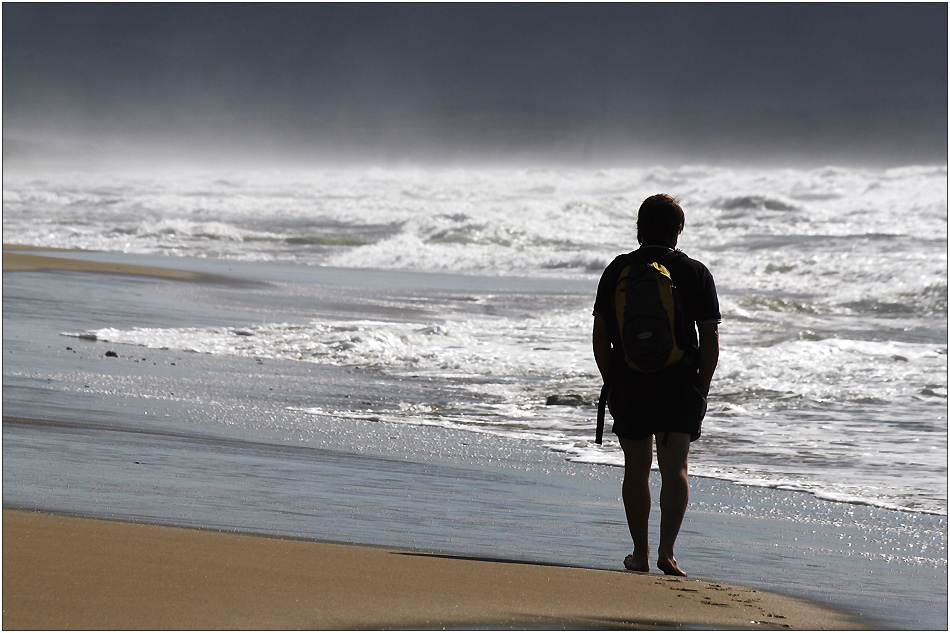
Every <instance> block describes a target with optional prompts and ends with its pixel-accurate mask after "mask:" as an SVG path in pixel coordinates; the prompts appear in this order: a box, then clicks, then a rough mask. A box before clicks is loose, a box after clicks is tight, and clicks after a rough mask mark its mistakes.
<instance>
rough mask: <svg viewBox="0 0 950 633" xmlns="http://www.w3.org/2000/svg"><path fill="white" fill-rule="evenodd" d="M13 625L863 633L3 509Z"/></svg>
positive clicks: (394, 555)
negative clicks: (819, 632)
mask: <svg viewBox="0 0 950 633" xmlns="http://www.w3.org/2000/svg"><path fill="white" fill-rule="evenodd" d="M3 546H4V547H3V628H5V629H37V628H38V629H324V630H326V629H378V628H444V627H449V628H486V627H509V628H542V629H545V628H582V629H588V628H673V627H676V628H679V627H688V628H792V629H856V628H863V627H862V625H861V623H860V622H858V621H856V620H854V619H852V618H850V617H849V616H847V615H844V614H841V613H837V612H835V611H832V610H830V609H828V608H824V607H821V606H818V605H814V604H811V603H808V602H805V601H801V600H797V599H793V598H788V597H785V596H780V595H776V594H770V593H767V592H763V591H756V590H752V589H746V588H741V587H734V586H729V585H723V584H719V583H714V582H709V581H704V580H696V579H676V578H671V577H666V576H662V575H659V574H633V573H625V572H622V571H616V572H614V571H603V570H593V569H579V568H571V567H559V566H547V565H534V564H526V563H519V562H504V561H490V560H484V559H478V558H473V557H466V556H451V555H444V554H425V553H420V552H406V551H398V550H390V549H383V548H375V547H362V546H354V545H340V544H330V543H321V542H313V541H303V540H291V539H280V538H271V537H265V536H255V535H248V534H235V533H226V532H217V531H212V530H195V529H186V528H175V527H163V526H155V525H144V524H134V523H123V522H118V521H104V520H96V519H87V518H79V517H69V516H60V515H52V514H43V513H36V512H26V511H18V510H7V509H5V510H4V511H3Z"/></svg>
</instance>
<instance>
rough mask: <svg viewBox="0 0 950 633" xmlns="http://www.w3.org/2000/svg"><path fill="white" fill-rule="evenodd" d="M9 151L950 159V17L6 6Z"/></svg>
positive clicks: (840, 7)
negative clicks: (79, 147) (66, 144)
mask: <svg viewBox="0 0 950 633" xmlns="http://www.w3.org/2000/svg"><path fill="white" fill-rule="evenodd" d="M3 18H4V19H3V89H4V90H3V123H4V153H5V155H6V156H8V157H9V156H11V155H17V154H18V153H20V152H23V151H26V150H27V149H29V148H31V147H36V145H33V144H32V143H40V144H41V145H40V146H42V145H43V144H49V143H51V142H59V141H58V140H57V139H59V140H61V139H68V140H70V141H71V142H75V143H88V144H89V145H90V147H97V148H99V151H102V148H112V149H115V148H119V147H122V148H126V149H129V148H131V149H138V150H140V151H142V152H146V151H148V150H150V149H153V148H161V149H162V151H165V152H171V153H173V154H178V155H182V156H187V155H197V154H203V155H214V154H215V153H219V152H220V153H221V154H222V155H227V156H234V155H235V154H244V155H246V156H259V157H261V160H264V159H265V158H268V159H273V158H280V159H283V160H302V159H309V158H315V157H316V158H320V157H323V158H328V159H332V158H334V157H337V158H340V157H349V158H353V159H367V160H384V159H389V160H400V159H426V158H429V159H432V160H437V161H441V160H444V159H467V158H473V157H487V158H494V159H499V158H501V159H519V158H521V159H528V160H531V159H552V158H554V159H558V158H559V159H563V160H569V161H577V162H585V161H586V162H591V161H593V162H604V163H611V162H625V161H632V162H638V163H642V162H650V161H654V160H661V161H662V160H686V161H690V162H701V161H717V160H722V161H725V162H730V163H737V162H738V163H741V162H744V161H757V162H758V161H761V160H769V161H773V162H777V163H783V162H793V161H798V160H803V159H804V160H808V161H815V162H820V163H830V162H842V161H854V160H859V161H869V162H876V163H889V162H892V163H902V162H915V161H916V162H923V161H926V162H935V161H939V162H941V163H945V162H946V151H947V5H946V4H945V3H932V4H910V3H899V4H851V3H849V4H746V3H739V4H728V5H720V4H706V3H702V4H633V5H630V4H614V3H610V4H546V3H539V4H494V3H492V4H411V5H403V4H355V3H346V4H311V3H306V4H291V5H258V4H237V3H235V4H207V5H206V4H174V5H156V4H77V3H68V4H45V3H43V4H10V3H6V4H4V5H3Z"/></svg>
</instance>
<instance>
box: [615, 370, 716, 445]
mask: <svg viewBox="0 0 950 633" xmlns="http://www.w3.org/2000/svg"><path fill="white" fill-rule="evenodd" d="M620 382H621V384H620V385H616V384H614V385H611V388H610V396H608V398H607V408H608V409H609V410H610V415H611V416H612V417H613V419H614V426H613V432H614V433H615V434H616V435H617V436H618V437H621V438H623V439H625V440H639V439H642V438H644V437H649V436H651V435H656V434H660V433H663V434H665V433H686V434H688V435H689V436H690V441H694V440H697V439H699V437H700V435H701V433H702V423H703V418H704V417H705V416H706V399H705V398H704V397H703V395H702V394H701V393H700V392H699V390H698V389H696V387H695V386H694V384H693V380H691V379H690V376H689V375H687V374H684V373H683V372H678V371H677V372H669V373H666V374H665V373H664V372H657V373H655V374H645V375H642V376H634V377H632V379H629V380H624V381H620Z"/></svg>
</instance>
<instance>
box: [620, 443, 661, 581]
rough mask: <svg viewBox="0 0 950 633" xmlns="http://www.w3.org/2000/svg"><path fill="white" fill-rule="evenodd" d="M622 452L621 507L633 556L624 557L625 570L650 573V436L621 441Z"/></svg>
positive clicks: (651, 456)
mask: <svg viewBox="0 0 950 633" xmlns="http://www.w3.org/2000/svg"><path fill="white" fill-rule="evenodd" d="M620 447H621V448H622V449H623V460H624V468H623V487H622V489H621V493H622V496H623V507H624V511H625V512H626V515H627V527H629V528H630V536H631V537H632V538H633V554H630V555H629V556H627V557H626V558H625V559H624V561H623V564H624V567H626V568H627V569H629V570H631V571H642V572H646V571H650V543H649V540H650V539H649V534H650V532H649V518H650V504H651V503H652V500H651V498H650V466H651V465H652V464H653V437H652V436H648V437H645V438H643V439H640V440H625V439H623V438H620Z"/></svg>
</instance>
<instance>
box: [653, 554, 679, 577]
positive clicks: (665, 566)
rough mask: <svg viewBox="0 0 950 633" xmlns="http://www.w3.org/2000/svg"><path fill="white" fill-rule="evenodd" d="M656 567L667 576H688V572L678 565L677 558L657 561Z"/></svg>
mask: <svg viewBox="0 0 950 633" xmlns="http://www.w3.org/2000/svg"><path fill="white" fill-rule="evenodd" d="M656 566H657V567H659V568H660V571H662V572H663V573H664V574H666V575H667V576H686V572H685V571H683V570H682V569H680V568H679V565H677V564H676V559H675V558H671V559H669V560H658V561H656Z"/></svg>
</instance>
